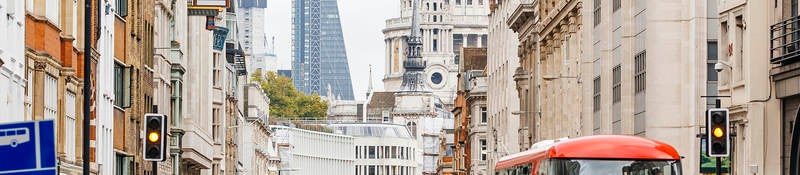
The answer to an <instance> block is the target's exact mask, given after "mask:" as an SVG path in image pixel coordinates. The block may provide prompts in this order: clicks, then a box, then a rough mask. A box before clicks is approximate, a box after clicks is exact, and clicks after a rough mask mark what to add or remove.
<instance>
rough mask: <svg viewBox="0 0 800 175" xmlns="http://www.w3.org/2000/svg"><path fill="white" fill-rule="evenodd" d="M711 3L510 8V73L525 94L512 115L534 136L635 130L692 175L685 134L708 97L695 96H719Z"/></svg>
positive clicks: (698, 121)
mask: <svg viewBox="0 0 800 175" xmlns="http://www.w3.org/2000/svg"><path fill="white" fill-rule="evenodd" d="M710 4H712V3H709V4H707V3H706V2H672V1H644V0H638V1H621V0H595V1H535V2H534V1H526V2H523V3H521V4H520V5H518V8H517V9H516V10H515V12H514V15H512V18H511V19H510V20H509V23H510V24H511V28H512V29H513V30H515V31H516V32H517V33H518V34H519V40H520V47H519V48H520V50H519V55H520V64H521V65H522V69H520V70H519V71H518V74H517V76H516V77H515V78H517V80H518V81H517V84H518V87H519V89H521V91H523V92H520V93H521V96H522V97H523V99H522V105H521V109H522V111H520V113H521V114H523V115H526V114H527V115H528V116H529V117H523V118H528V119H533V122H532V124H533V125H532V126H536V127H534V132H532V135H533V137H532V139H531V140H532V142H536V141H540V140H546V139H557V138H561V137H577V136H583V135H595V134H629V135H639V136H643V137H649V138H653V139H656V140H660V141H664V142H666V143H669V144H670V145H673V146H675V147H676V148H677V149H678V151H679V153H680V154H681V155H683V156H685V157H686V159H684V160H683V161H682V162H683V163H684V165H685V166H683V168H684V172H698V171H697V170H698V169H699V165H700V160H701V159H700V139H697V138H695V137H693V136H695V135H696V134H698V131H700V127H701V125H703V124H704V121H705V119H704V118H703V116H704V114H705V113H704V112H705V109H706V108H707V107H708V106H709V102H710V101H713V99H705V98H703V97H701V96H706V95H716V94H717V93H716V84H715V83H716V72H715V71H714V70H713V66H712V67H709V65H713V62H714V61H716V60H715V59H716V55H717V54H716V52H714V51H713V50H715V49H716V38H717V37H716V36H715V35H714V34H715V32H716V30H717V29H715V28H714V27H712V26H714V25H711V23H713V17H714V16H709V15H707V12H709V11H714V8H713V7H715V6H712V5H710ZM698 12H703V13H698ZM654 16H656V17H657V18H658V19H656V18H653V17H654ZM660 19H665V20H660ZM672 19H675V20H672ZM677 19H690V20H677ZM709 49H711V50H712V51H709ZM648 57H650V58H649V59H648ZM526 111H527V112H526ZM676 116H678V117H676ZM675 135H680V136H684V137H675Z"/></svg>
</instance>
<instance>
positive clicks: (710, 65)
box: [706, 41, 719, 108]
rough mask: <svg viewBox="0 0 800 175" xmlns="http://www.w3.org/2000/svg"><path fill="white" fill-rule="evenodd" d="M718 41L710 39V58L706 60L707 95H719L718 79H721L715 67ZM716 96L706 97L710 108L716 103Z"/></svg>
mask: <svg viewBox="0 0 800 175" xmlns="http://www.w3.org/2000/svg"><path fill="white" fill-rule="evenodd" d="M717 49H718V47H717V42H716V41H709V42H708V59H707V60H706V66H707V68H706V72H707V74H708V75H706V95H708V96H713V95H717V93H718V87H717V81H718V79H719V77H718V75H717V70H716V69H714V64H716V63H717V59H718V58H717ZM715 104H716V98H706V106H707V107H708V108H713V107H715V106H716V105H715Z"/></svg>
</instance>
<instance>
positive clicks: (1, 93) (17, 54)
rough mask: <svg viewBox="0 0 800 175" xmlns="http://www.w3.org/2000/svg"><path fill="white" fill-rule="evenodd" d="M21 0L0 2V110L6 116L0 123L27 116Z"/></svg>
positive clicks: (23, 4)
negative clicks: (0, 15) (1, 40)
mask: <svg viewBox="0 0 800 175" xmlns="http://www.w3.org/2000/svg"><path fill="white" fill-rule="evenodd" d="M25 11H26V10H25V3H21V2H16V1H3V2H0V14H5V15H6V16H8V17H7V18H0V38H5V42H2V43H0V84H2V85H0V105H2V106H5V107H4V108H3V109H0V114H6V115H7V117H4V118H2V119H0V123H7V122H14V121H24V120H30V118H29V117H27V118H26V116H25V89H26V85H27V80H28V79H27V76H26V75H27V74H26V73H25V72H26V67H25V62H26V59H25V19H26V18H25Z"/></svg>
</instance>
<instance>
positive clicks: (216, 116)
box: [211, 108, 222, 143]
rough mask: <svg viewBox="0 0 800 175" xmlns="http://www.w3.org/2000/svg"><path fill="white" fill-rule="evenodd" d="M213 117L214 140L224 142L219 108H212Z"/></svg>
mask: <svg viewBox="0 0 800 175" xmlns="http://www.w3.org/2000/svg"><path fill="white" fill-rule="evenodd" d="M211 119H212V120H213V123H212V124H211V125H212V137H214V141H215V142H217V143H221V142H222V140H221V139H222V131H221V128H220V125H221V123H220V113H219V108H214V109H211Z"/></svg>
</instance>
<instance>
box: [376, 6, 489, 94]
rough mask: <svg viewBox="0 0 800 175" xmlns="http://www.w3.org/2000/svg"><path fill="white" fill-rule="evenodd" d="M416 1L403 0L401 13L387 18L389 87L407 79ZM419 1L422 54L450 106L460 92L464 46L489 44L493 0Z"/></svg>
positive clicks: (434, 83) (428, 74)
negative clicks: (405, 63) (459, 77)
mask: <svg viewBox="0 0 800 175" xmlns="http://www.w3.org/2000/svg"><path fill="white" fill-rule="evenodd" d="M412 1H414V0H400V6H401V8H400V17H396V18H390V19H387V20H386V28H384V29H383V34H384V38H385V39H384V40H385V45H386V48H385V52H386V53H385V54H386V58H385V59H386V61H385V63H386V67H385V69H384V70H386V74H385V75H384V77H383V83H384V89H386V91H397V90H399V89H400V85H401V83H402V80H403V72H405V68H403V60H406V59H407V56H406V54H405V53H404V50H405V49H406V46H407V45H408V43H407V41H406V39H407V38H408V36H409V35H410V30H409V29H410V28H411V16H412ZM419 3H420V6H419V7H420V9H419V13H420V19H419V20H420V21H419V24H420V27H421V30H422V31H421V36H420V37H422V38H421V39H422V58H423V60H425V61H427V65H426V67H425V70H424V73H425V79H426V80H427V81H426V82H427V83H426V84H427V86H429V87H430V89H431V91H433V93H434V94H435V95H436V96H438V97H439V98H441V99H442V101H443V102H445V103H446V104H447V107H450V106H452V104H453V100H454V99H455V96H456V83H457V82H458V80H457V79H456V75H458V62H459V59H460V58H459V57H460V56H459V54H460V53H459V52H460V48H461V46H469V47H486V46H487V44H488V43H487V39H488V36H487V34H488V31H487V25H488V24H489V18H488V17H487V15H488V14H489V0H455V1H450V0H420V1H419Z"/></svg>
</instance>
